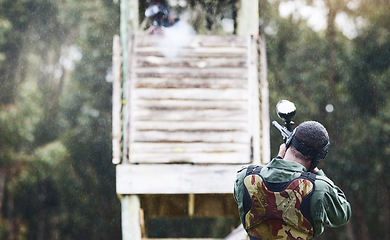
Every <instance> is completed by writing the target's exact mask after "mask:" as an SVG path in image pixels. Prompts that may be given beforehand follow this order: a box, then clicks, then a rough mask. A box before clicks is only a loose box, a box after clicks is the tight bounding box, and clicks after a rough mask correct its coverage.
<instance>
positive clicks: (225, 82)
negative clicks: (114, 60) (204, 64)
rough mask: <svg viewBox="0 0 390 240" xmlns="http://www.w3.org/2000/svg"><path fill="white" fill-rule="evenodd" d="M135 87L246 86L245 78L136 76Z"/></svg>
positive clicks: (225, 87) (214, 87)
mask: <svg viewBox="0 0 390 240" xmlns="http://www.w3.org/2000/svg"><path fill="white" fill-rule="evenodd" d="M134 87H135V88H209V89H227V88H247V87H248V83H247V79H244V78H242V79H214V78H188V77H186V78H179V77H176V78H165V77H164V78H151V77H148V78H141V77H139V78H137V79H135V81H134Z"/></svg>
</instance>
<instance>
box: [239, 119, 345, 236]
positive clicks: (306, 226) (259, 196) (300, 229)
mask: <svg viewBox="0 0 390 240" xmlns="http://www.w3.org/2000/svg"><path fill="white" fill-rule="evenodd" d="M328 145H329V137H328V133H327V131H326V129H325V128H324V127H323V126H322V125H321V124H320V123H318V122H315V121H309V122H304V123H302V124H300V125H299V126H298V127H297V128H296V129H295V130H294V132H293V134H292V136H291V137H290V138H289V139H288V140H287V141H286V144H282V145H281V146H280V150H279V154H278V157H276V158H275V159H273V160H272V161H271V162H270V163H269V164H267V165H266V166H264V167H259V166H254V165H251V166H247V167H243V168H242V169H241V170H240V171H238V173H237V180H236V182H235V185H234V198H235V200H236V202H237V204H238V210H239V214H240V219H241V222H242V223H243V226H244V228H245V230H246V231H247V233H248V235H249V238H250V239H251V240H273V239H288V240H290V239H291V240H292V239H305V240H308V239H313V238H314V237H315V236H319V235H320V234H322V233H323V231H324V226H325V225H326V226H330V227H338V226H342V225H344V224H345V223H347V222H348V221H349V219H350V217H351V207H350V204H349V203H348V201H347V199H346V197H345V195H344V193H343V192H342V190H341V189H340V188H339V187H337V186H336V185H335V184H334V183H333V182H332V180H330V179H329V178H328V177H326V175H325V173H324V172H323V171H322V170H319V169H318V168H317V166H316V165H317V163H318V162H319V160H321V159H323V158H324V157H325V155H326V153H327V148H328ZM307 170H310V171H309V172H308V171H307Z"/></svg>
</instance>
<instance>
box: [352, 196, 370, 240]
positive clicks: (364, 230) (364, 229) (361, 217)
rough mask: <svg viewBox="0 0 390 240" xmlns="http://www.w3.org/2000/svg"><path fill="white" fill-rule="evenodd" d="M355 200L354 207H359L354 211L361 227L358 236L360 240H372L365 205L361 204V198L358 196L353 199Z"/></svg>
mask: <svg viewBox="0 0 390 240" xmlns="http://www.w3.org/2000/svg"><path fill="white" fill-rule="evenodd" d="M353 200H354V202H355V204H354V205H355V206H357V207H356V208H355V209H354V212H355V215H356V218H355V219H356V220H357V221H358V226H359V227H358V231H357V235H358V236H360V238H359V239H364V240H370V239H371V238H370V234H369V229H368V225H367V222H366V218H365V214H364V205H363V204H362V203H361V201H360V196H359V195H357V194H356V195H355V196H354V197H353Z"/></svg>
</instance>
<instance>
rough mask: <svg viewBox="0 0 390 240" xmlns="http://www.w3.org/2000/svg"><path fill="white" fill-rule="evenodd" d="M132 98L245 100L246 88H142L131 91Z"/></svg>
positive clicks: (246, 97) (246, 95)
mask: <svg viewBox="0 0 390 240" xmlns="http://www.w3.org/2000/svg"><path fill="white" fill-rule="evenodd" d="M131 97H132V99H179V100H234V101H237V100H247V99H248V91H247V90H246V89H198V88H184V89H163V90H162V89H143V88H139V89H136V91H133V92H132V96H131Z"/></svg>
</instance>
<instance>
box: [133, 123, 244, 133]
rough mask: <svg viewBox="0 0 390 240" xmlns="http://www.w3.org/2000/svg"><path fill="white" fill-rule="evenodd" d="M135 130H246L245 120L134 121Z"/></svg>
mask: <svg viewBox="0 0 390 240" xmlns="http://www.w3.org/2000/svg"><path fill="white" fill-rule="evenodd" d="M133 127H134V130H135V131H150V130H157V131H178V130H183V131H248V123H247V122H225V121H221V122H219V121H214V122H212V121H197V122H195V121H192V122H181V121H178V122H170V121H165V122H164V121H161V120H159V121H135V122H134V124H133Z"/></svg>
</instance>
